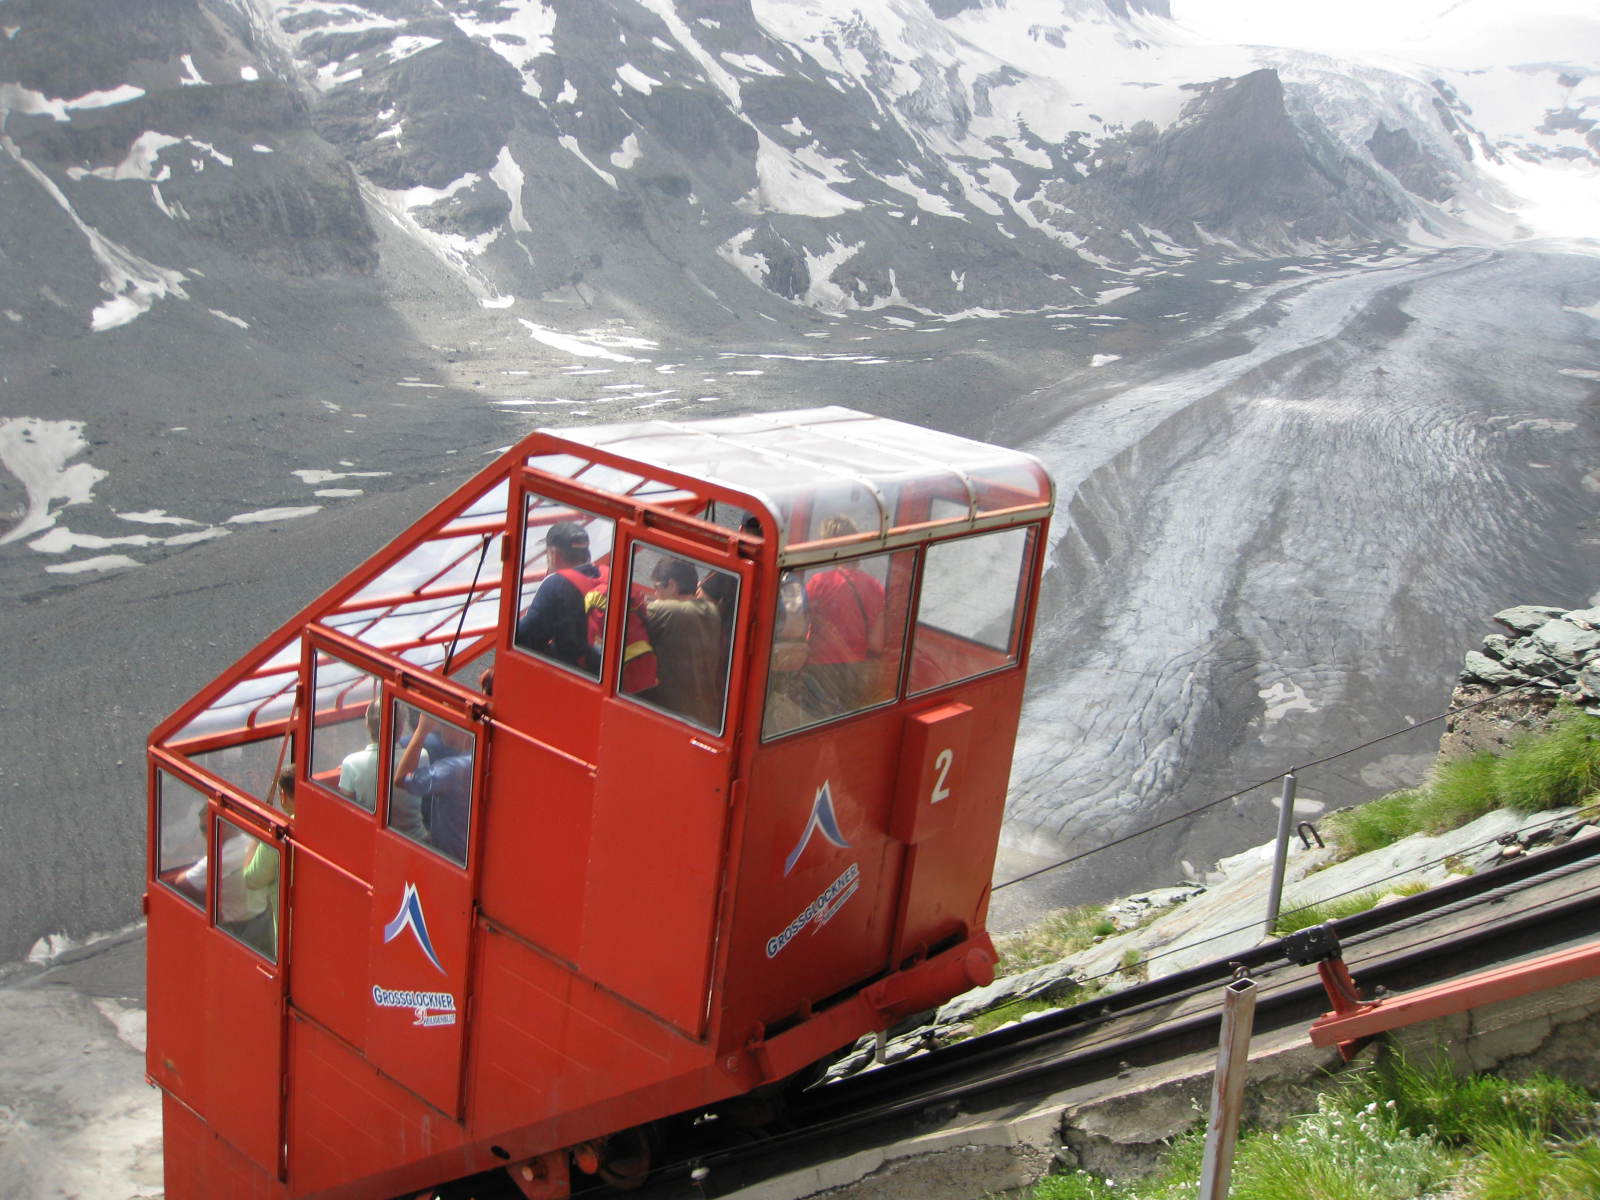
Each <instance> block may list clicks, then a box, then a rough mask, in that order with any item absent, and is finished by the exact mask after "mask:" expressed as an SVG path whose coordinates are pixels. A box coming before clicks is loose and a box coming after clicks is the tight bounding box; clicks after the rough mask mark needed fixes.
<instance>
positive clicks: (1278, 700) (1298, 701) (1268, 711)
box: [1256, 680, 1317, 724]
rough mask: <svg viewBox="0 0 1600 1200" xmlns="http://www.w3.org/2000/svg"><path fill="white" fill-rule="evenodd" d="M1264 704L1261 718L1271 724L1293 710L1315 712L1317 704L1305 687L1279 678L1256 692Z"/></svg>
mask: <svg viewBox="0 0 1600 1200" xmlns="http://www.w3.org/2000/svg"><path fill="white" fill-rule="evenodd" d="M1256 695H1258V696H1259V697H1260V698H1261V703H1262V705H1263V706H1264V707H1263V709H1262V713H1261V716H1262V719H1263V720H1265V721H1266V722H1268V723H1269V724H1271V723H1272V722H1274V721H1281V720H1282V719H1283V718H1284V717H1286V716H1288V715H1289V714H1290V713H1294V712H1308V713H1309V712H1316V711H1317V706H1316V705H1315V704H1314V703H1312V701H1311V697H1309V696H1307V695H1306V693H1305V689H1304V688H1302V687H1301V686H1300V685H1299V684H1297V683H1290V682H1289V681H1287V680H1279V681H1278V682H1277V683H1275V684H1273V685H1272V686H1271V687H1269V688H1264V689H1262V690H1261V691H1259V692H1257V693H1256Z"/></svg>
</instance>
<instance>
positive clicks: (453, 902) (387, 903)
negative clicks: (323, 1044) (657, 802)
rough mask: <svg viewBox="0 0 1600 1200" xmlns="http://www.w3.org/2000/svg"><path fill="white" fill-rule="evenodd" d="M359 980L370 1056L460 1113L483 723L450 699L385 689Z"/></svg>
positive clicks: (444, 1108) (401, 685)
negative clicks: (363, 971)
mask: <svg viewBox="0 0 1600 1200" xmlns="http://www.w3.org/2000/svg"><path fill="white" fill-rule="evenodd" d="M384 696H385V701H386V704H387V711H386V714H385V715H386V721H385V724H384V728H385V731H386V737H387V739H388V743H389V744H388V745H387V747H386V749H387V751H388V752H387V754H385V755H384V761H385V763H386V765H387V770H386V772H385V777H384V778H383V779H382V780H381V781H380V785H379V792H380V795H381V796H382V798H383V799H382V804H381V806H380V808H379V814H378V815H379V818H380V821H379V828H378V830H377V844H376V847H375V853H374V855H373V872H372V907H371V920H370V926H369V937H368V959H367V962H368V968H369V969H368V977H367V980H366V992H367V994H366V996H365V997H364V1000H365V1001H366V1004H367V1054H368V1058H369V1059H370V1060H371V1061H372V1063H373V1064H374V1065H375V1066H377V1067H378V1069H379V1070H381V1071H383V1072H384V1074H386V1075H388V1076H390V1077H391V1078H392V1079H394V1080H396V1081H397V1082H399V1083H401V1084H403V1085H404V1086H405V1087H407V1088H409V1089H410V1090H411V1091H413V1092H415V1093H416V1094H417V1095H419V1096H421V1097H422V1098H423V1099H424V1100H426V1101H427V1102H428V1103H429V1104H431V1105H433V1106H434V1107H435V1108H436V1109H438V1110H439V1111H440V1112H442V1113H444V1114H446V1115H447V1116H450V1117H452V1118H459V1117H460V1115H461V1111H462V1055H463V1049H464V1047H465V1045H466V1029H465V1022H466V1015H467V999H468V992H467V989H468V979H469V972H470V968H471V962H470V957H471V947H472V913H473V905H472V897H473V878H474V874H475V872H476V870H477V857H478V852H477V848H476V846H475V844H474V843H475V842H476V840H477V838H478V832H479V828H480V826H481V825H482V820H481V816H482V813H481V808H482V803H481V800H482V796H483V777H484V769H485V761H486V759H487V757H488V725H487V724H486V723H480V722H479V721H478V720H477V719H476V717H475V716H474V715H473V714H472V713H471V712H469V711H468V710H467V709H466V708H465V706H464V705H462V704H461V703H460V702H459V701H458V700H455V699H452V698H449V697H441V696H439V695H437V694H434V693H433V692H431V691H429V692H423V691H421V690H412V689H411V688H410V687H408V686H407V681H405V680H402V681H400V682H398V683H391V684H388V685H387V686H386V687H385V688H384Z"/></svg>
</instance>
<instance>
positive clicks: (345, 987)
mask: <svg viewBox="0 0 1600 1200" xmlns="http://www.w3.org/2000/svg"><path fill="white" fill-rule="evenodd" d="M292 853H293V872H292V879H293V892H292V900H293V909H292V917H291V919H290V934H289V938H290V946H289V954H290V961H291V962H293V963H296V964H305V965H304V966H303V967H301V968H300V969H297V970H295V971H294V972H293V974H292V976H291V978H290V984H289V986H290V990H291V992H292V994H293V1002H294V1006H295V1007H296V1008H297V1009H299V1010H300V1011H301V1012H304V1013H306V1014H308V1015H309V1016H311V1017H312V1018H314V1019H315V1020H317V1021H318V1022H320V1023H321V1024H323V1025H326V1026H327V1027H328V1028H329V1029H331V1030H333V1031H334V1032H335V1033H336V1034H338V1035H339V1036H340V1037H342V1038H344V1040H345V1041H347V1042H349V1043H350V1044H351V1045H353V1046H357V1047H363V1046H365V1045H366V1043H367V1009H368V1007H369V1006H370V1004H371V987H372V985H371V982H370V980H369V972H368V969H367V938H368V936H369V933H370V930H371V927H372V892H371V889H370V888H368V887H367V885H366V884H364V883H363V882H361V880H359V879H355V878H353V877H351V876H350V875H347V874H346V873H345V872H343V871H341V870H339V869H338V868H337V867H335V866H333V865H331V864H329V863H326V862H324V861H322V860H321V859H320V858H317V857H316V856H314V855H312V854H309V853H307V852H306V851H305V850H304V849H303V848H301V847H299V846H296V847H295V848H294V849H293V851H292Z"/></svg>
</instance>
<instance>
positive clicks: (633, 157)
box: [611, 133, 640, 171]
mask: <svg viewBox="0 0 1600 1200" xmlns="http://www.w3.org/2000/svg"><path fill="white" fill-rule="evenodd" d="M639 157H640V155H639V135H638V134H636V133H630V134H629V135H628V136H627V137H625V138H623V139H622V145H621V146H619V147H618V148H617V149H616V150H614V151H612V154H611V165H612V166H614V167H616V168H617V169H618V170H619V171H626V170H627V169H628V168H629V167H631V166H633V164H634V163H636V162H638V161H639Z"/></svg>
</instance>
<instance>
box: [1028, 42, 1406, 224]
mask: <svg viewBox="0 0 1600 1200" xmlns="http://www.w3.org/2000/svg"><path fill="white" fill-rule="evenodd" d="M1196 90H1197V91H1198V92H1199V94H1198V95H1197V96H1196V98H1195V99H1194V100H1193V101H1191V102H1190V104H1189V105H1188V107H1187V108H1186V109H1185V110H1184V113H1183V117H1182V119H1181V120H1180V121H1179V122H1178V123H1177V124H1175V125H1174V126H1172V127H1171V128H1170V129H1167V130H1165V131H1157V130H1156V129H1155V128H1154V127H1153V126H1150V125H1148V124H1146V125H1141V126H1135V127H1134V128H1133V129H1132V130H1130V131H1129V132H1128V133H1127V134H1126V135H1125V136H1124V137H1122V138H1121V139H1119V140H1116V141H1114V142H1112V143H1110V144H1107V145H1103V146H1102V147H1101V148H1100V150H1099V153H1098V155H1097V157H1096V159H1095V161H1094V162H1093V164H1092V165H1091V167H1090V169H1089V172H1088V174H1087V176H1086V178H1085V179H1084V180H1083V181H1082V182H1081V183H1077V184H1071V183H1063V182H1060V181H1052V182H1049V183H1046V184H1045V188H1044V191H1045V195H1046V196H1047V197H1048V198H1050V199H1052V200H1055V201H1057V202H1058V203H1061V204H1063V205H1065V206H1067V207H1069V208H1073V209H1080V210H1086V211H1090V212H1093V213H1095V214H1097V215H1098V214H1105V215H1106V216H1108V217H1109V216H1111V215H1112V214H1125V216H1124V217H1123V223H1129V224H1131V223H1139V224H1144V225H1150V226H1154V227H1155V228H1157V229H1159V230H1161V231H1162V232H1163V233H1165V234H1167V235H1168V236H1169V237H1177V238H1179V239H1180V240H1183V241H1185V242H1189V243H1191V244H1192V243H1193V242H1195V241H1200V240H1203V239H1202V236H1201V235H1202V233H1209V234H1219V235H1222V236H1224V237H1227V238H1228V239H1230V240H1232V241H1236V242H1239V243H1241V244H1244V245H1248V246H1255V247H1259V248H1264V249H1275V250H1287V249H1291V248H1293V247H1295V246H1297V245H1299V246H1304V245H1307V244H1312V243H1334V244H1338V243H1351V242H1358V241H1364V240H1369V239H1371V238H1374V237H1377V236H1381V235H1382V234H1383V233H1384V232H1385V231H1387V230H1389V229H1391V228H1393V227H1394V225H1395V224H1396V223H1397V222H1398V221H1400V220H1401V219H1402V216H1403V213H1402V210H1401V209H1400V208H1399V206H1398V205H1396V204H1395V203H1394V201H1393V199H1392V198H1391V197H1390V196H1388V195H1387V193H1385V192H1384V191H1383V189H1382V188H1381V187H1380V186H1379V185H1378V184H1377V181H1376V180H1374V179H1373V178H1372V177H1371V176H1370V174H1368V173H1367V172H1366V171H1365V170H1364V169H1363V168H1362V166H1361V165H1360V164H1358V163H1356V162H1355V161H1353V160H1351V159H1349V158H1348V157H1346V156H1344V155H1342V154H1341V153H1340V152H1339V151H1338V150H1337V149H1336V148H1334V147H1333V146H1332V144H1331V143H1322V144H1314V143H1310V142H1308V141H1307V139H1306V137H1305V136H1304V135H1303V134H1302V132H1301V131H1300V130H1299V129H1298V128H1297V127H1296V126H1295V124H1294V123H1293V122H1292V121H1291V120H1290V119H1289V114H1288V111H1287V109H1286V107H1285V104H1284V94H1283V85H1282V83H1281V82H1280V81H1279V79H1278V75H1277V72H1276V71H1271V70H1261V71H1255V72H1253V73H1251V74H1249V75H1246V76H1243V77H1242V78H1239V79H1232V80H1222V81H1219V82H1217V83H1213V84H1207V85H1204V86H1202V87H1199V88H1197V89H1196ZM1113 219H1114V218H1113Z"/></svg>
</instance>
